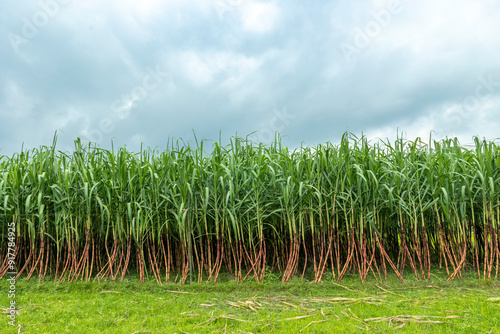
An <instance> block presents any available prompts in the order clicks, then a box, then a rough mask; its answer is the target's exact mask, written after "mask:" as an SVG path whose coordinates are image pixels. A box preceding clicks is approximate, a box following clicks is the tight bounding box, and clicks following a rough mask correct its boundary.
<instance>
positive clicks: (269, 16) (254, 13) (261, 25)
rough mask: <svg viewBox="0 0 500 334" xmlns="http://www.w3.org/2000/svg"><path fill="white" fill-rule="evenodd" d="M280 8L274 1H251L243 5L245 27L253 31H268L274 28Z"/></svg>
mask: <svg viewBox="0 0 500 334" xmlns="http://www.w3.org/2000/svg"><path fill="white" fill-rule="evenodd" d="M279 12H280V10H279V8H278V6H276V5H275V4H273V3H263V2H255V1H254V2H250V3H246V4H245V5H243V6H241V15H242V22H243V29H244V30H246V31H249V32H253V33H266V32H269V31H271V30H273V29H274V27H275V25H276V22H277V20H278V16H279Z"/></svg>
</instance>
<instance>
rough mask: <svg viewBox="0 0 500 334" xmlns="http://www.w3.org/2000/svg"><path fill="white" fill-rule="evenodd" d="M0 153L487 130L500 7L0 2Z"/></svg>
mask: <svg viewBox="0 0 500 334" xmlns="http://www.w3.org/2000/svg"><path fill="white" fill-rule="evenodd" d="M0 35H1V36H2V38H1V39H0V154H5V155H11V154H13V153H14V152H18V151H19V150H20V149H21V147H22V145H23V143H24V147H25V148H32V147H38V146H39V145H47V144H50V143H51V142H52V138H53V136H54V133H55V131H58V133H59V140H58V147H59V148H60V149H62V150H71V148H72V145H73V144H72V143H73V140H74V139H75V138H76V137H82V138H84V139H85V140H91V141H94V142H97V143H98V144H99V145H100V146H102V147H110V143H111V141H113V142H114V143H115V145H120V146H122V145H127V147H129V148H131V149H134V150H136V149H138V148H139V147H140V143H141V142H142V143H144V144H146V145H147V146H151V147H159V148H161V147H164V145H165V143H166V142H167V140H168V139H169V138H183V139H185V140H191V139H193V131H194V132H195V133H196V135H197V137H198V138H199V139H200V138H205V139H217V138H218V137H219V134H221V135H222V138H223V140H225V139H227V138H229V137H230V136H232V135H235V134H238V135H240V136H245V135H248V134H250V133H252V132H254V131H257V132H256V133H254V134H253V135H252V139H254V140H256V141H263V142H269V141H270V140H271V138H272V136H273V135H272V134H273V133H274V132H275V131H279V132H280V133H281V134H282V135H283V136H285V142H286V143H287V144H288V145H290V146H294V145H300V143H304V144H306V145H314V144H317V143H321V142H325V141H331V142H337V141H338V140H339V138H340V137H341V135H342V134H343V133H344V132H345V131H350V132H353V133H354V134H356V135H361V134H362V133H364V134H366V135H367V136H369V137H370V138H394V137H395V136H396V134H397V132H398V131H403V132H404V133H405V135H406V137H407V138H410V139H412V138H415V137H417V136H421V137H423V138H425V139H427V138H428V137H429V134H430V132H431V130H434V131H435V132H434V136H435V137H444V136H458V137H459V139H460V140H461V142H462V143H468V142H471V138H472V136H474V135H479V136H480V137H485V138H487V139H495V138H498V137H500V130H499V129H500V62H499V59H500V0H482V1H475V2H472V1H466V0H455V1H451V0H440V1H433V0H420V1H416V0H401V1H398V0H393V1H387V0H372V1H365V0H363V1H322V0H317V1H314V2H310V3H306V2H304V1H297V0H287V1H285V0H276V1H264V0H213V1H212V0H190V1H188V0H141V1H132V0H107V1H100V0H99V1H98V0H87V1H76V0H41V1H30V0H26V1H16V2H12V1H8V2H7V1H4V2H2V3H1V4H0Z"/></svg>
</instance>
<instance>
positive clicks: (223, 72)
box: [179, 51, 261, 86]
mask: <svg viewBox="0 0 500 334" xmlns="http://www.w3.org/2000/svg"><path fill="white" fill-rule="evenodd" d="M179 59H180V63H181V66H182V69H183V72H184V73H185V75H186V76H187V77H188V78H189V80H190V81H191V82H192V83H193V84H194V85H195V86H203V85H206V84H209V83H212V82H214V81H216V80H217V84H218V85H219V84H220V85H221V86H228V85H234V84H237V83H238V82H239V81H240V80H241V79H242V78H243V77H245V76H246V75H248V74H249V73H252V72H253V71H255V70H257V68H258V67H259V65H260V64H261V61H260V60H258V59H255V58H252V57H247V56H245V55H241V54H235V53H229V52H213V51H208V52H195V51H188V52H182V53H180V54H179Z"/></svg>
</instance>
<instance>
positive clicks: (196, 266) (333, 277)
mask: <svg viewBox="0 0 500 334" xmlns="http://www.w3.org/2000/svg"><path fill="white" fill-rule="evenodd" d="M474 140H475V146H474V147H463V146H461V145H460V143H459V142H458V140H457V139H456V138H455V139H447V140H440V141H437V140H435V141H431V142H429V143H425V142H423V141H422V140H421V139H416V140H415V141H410V140H403V139H398V140H396V141H395V142H394V143H390V142H375V143H372V142H370V141H368V140H367V139H366V137H364V136H361V137H359V138H358V137H356V136H354V135H353V134H350V133H345V134H344V136H343V137H342V141H341V142H340V144H338V145H335V144H331V143H328V142H327V143H325V144H320V145H317V146H314V147H300V148H298V149H295V150H290V149H288V148H287V147H286V146H283V145H282V142H281V138H280V137H279V135H277V136H276V139H275V141H274V142H273V143H272V144H271V145H269V146H266V145H263V144H259V145H255V144H254V143H252V142H251V141H249V140H248V139H245V138H240V137H232V138H231V141H230V144H229V145H226V146H223V145H221V144H220V143H217V142H215V143H213V145H212V146H211V147H207V146H206V145H207V143H205V142H204V141H201V142H199V143H198V142H197V146H189V145H185V144H184V143H183V142H182V141H179V140H175V141H174V140H172V141H171V143H170V146H169V148H168V149H167V150H165V151H161V152H160V151H155V150H152V149H149V148H144V150H141V151H140V152H130V151H128V150H127V149H125V148H119V149H116V150H113V151H108V150H104V149H101V148H99V147H97V146H93V145H92V144H88V145H87V146H82V143H81V141H80V140H77V141H75V150H74V152H72V153H65V152H61V151H58V150H57V149H56V138H55V139H54V144H53V146H44V147H40V148H38V149H32V150H26V151H24V152H20V153H19V154H14V155H13V156H12V157H6V156H2V158H1V160H0V175H1V179H0V194H1V196H0V197H1V198H2V203H1V207H0V209H1V212H2V214H1V216H0V217H1V220H2V223H1V226H2V234H3V238H2V239H1V240H2V246H1V253H0V256H1V259H2V267H1V268H0V269H1V270H0V277H2V278H3V280H5V278H4V277H5V276H6V275H7V274H8V273H9V272H11V271H12V268H11V266H10V264H11V263H12V262H11V261H9V260H10V259H11V256H10V254H11V250H10V248H11V246H12V245H11V244H10V243H11V242H12V241H13V240H15V242H14V244H15V263H16V266H17V272H16V276H15V278H16V279H17V280H21V281H23V282H25V284H26V285H30V284H42V285H43V284H44V282H47V283H48V282H50V283H49V284H56V286H68V285H71V284H82V283H91V282H97V284H99V283H100V282H104V283H106V284H108V283H110V282H111V283H112V284H116V285H118V286H119V285H120V284H121V283H123V281H124V279H126V280H127V281H131V282H134V281H136V282H138V283H139V282H140V283H144V282H150V284H151V283H153V282H154V284H156V285H159V286H166V287H168V288H166V289H167V290H168V289H171V290H172V289H182V288H183V287H184V286H185V285H189V286H196V285H197V284H198V285H204V286H206V285H207V284H209V283H210V284H211V285H218V284H222V285H224V284H228V283H221V282H219V279H220V277H221V275H222V276H223V277H224V281H225V282H228V281H233V282H234V283H231V284H239V285H241V286H244V285H245V282H249V281H252V282H254V283H255V284H259V283H263V282H266V281H269V279H267V278H266V276H270V277H271V279H270V280H271V281H274V282H275V283H277V282H279V283H280V284H282V285H283V287H286V285H287V284H289V282H291V281H301V282H304V281H307V282H309V283H318V284H320V283H321V282H323V281H326V282H331V284H339V286H342V282H343V280H344V278H345V277H346V275H347V276H349V277H350V281H352V280H353V279H354V278H356V279H357V280H359V281H360V282H367V285H368V284H369V285H377V284H383V283H384V282H387V280H388V278H389V279H390V280H392V281H394V280H395V279H396V280H397V281H398V282H400V283H404V282H405V280H411V281H413V282H414V283H415V282H421V283H423V284H425V282H428V281H429V280H431V279H432V277H433V274H437V273H439V275H440V276H441V277H442V279H443V280H445V281H454V280H455V281H461V280H462V276H463V275H465V276H466V277H469V278H468V279H471V277H472V276H475V280H477V281H478V282H486V281H488V282H494V284H495V286H496V287H497V288H498V285H496V284H497V283H496V282H497V278H498V269H499V260H500V248H499V247H500V229H499V222H500V182H499V180H500V146H498V145H497V144H496V143H495V142H488V141H484V140H480V139H479V138H477V137H476V138H474ZM12 231H15V233H13V232H12ZM7 276H8V275H7ZM368 282H369V283H368ZM327 284H328V283H327ZM377 286H378V285H377ZM396 286H397V284H394V287H396ZM174 287H175V288H174ZM381 289H382V290H381V291H382V292H383V290H386V289H385V288H383V287H381ZM179 292H182V290H179ZM186 293H189V292H186ZM342 298H344V299H342ZM364 298H368V299H362V300H363V301H364V302H370V301H372V299H371V298H374V299H373V301H374V302H378V301H379V300H380V298H375V297H364ZM334 300H335V299H334ZM498 300H499V301H500V299H498ZM335 301H337V302H346V301H348V302H349V301H350V299H349V298H347V299H345V297H341V299H338V300H335ZM351 302H355V301H351ZM235 305H236V306H235V307H240V306H238V305H239V304H235ZM243 306H245V307H248V309H250V310H252V309H253V310H256V309H257V308H258V307H259V306H261V304H259V303H258V302H257V301H255V302H253V304H246V303H243ZM402 324H405V322H404V321H403V322H402ZM365 325H367V326H368V324H367V323H365Z"/></svg>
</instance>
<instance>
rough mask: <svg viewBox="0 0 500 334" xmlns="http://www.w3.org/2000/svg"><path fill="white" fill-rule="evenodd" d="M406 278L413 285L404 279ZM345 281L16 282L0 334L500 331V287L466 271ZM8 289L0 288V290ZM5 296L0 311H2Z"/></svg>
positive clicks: (1, 285) (0, 283)
mask: <svg viewBox="0 0 500 334" xmlns="http://www.w3.org/2000/svg"><path fill="white" fill-rule="evenodd" d="M412 277H413V278H412ZM446 277H447V276H446V273H445V272H440V271H437V274H436V275H434V274H433V275H431V278H430V279H429V280H418V281H417V280H415V278H414V276H413V275H410V273H409V272H408V274H407V275H405V282H404V283H401V282H399V280H398V279H397V278H396V277H395V276H391V277H389V278H388V280H387V281H375V280H374V279H373V277H372V278H368V279H367V281H366V282H364V283H363V282H361V281H360V280H359V277H358V276H355V275H353V276H351V275H347V276H346V277H345V279H344V280H343V281H342V282H341V284H338V283H335V282H333V281H331V280H330V279H329V278H327V277H325V280H324V282H323V283H319V284H314V283H310V282H306V281H300V278H293V279H292V280H291V282H289V283H287V284H282V283H280V279H279V277H277V276H273V274H269V275H267V276H266V279H265V280H264V282H262V283H254V282H250V281H249V282H245V283H243V284H238V283H236V282H234V280H233V279H232V278H229V277H224V276H221V279H222V280H221V281H220V282H219V283H218V284H215V285H214V284H211V283H201V284H198V283H197V284H192V285H182V286H181V285H178V284H173V283H172V284H167V285H162V286H160V285H158V284H157V283H156V282H154V281H146V282H145V283H142V284H141V283H139V282H138V280H137V278H133V279H125V280H124V281H123V282H122V283H116V284H115V283H111V282H90V283H84V282H77V283H61V284H56V283H53V282H49V281H47V280H45V281H43V282H36V281H35V280H32V281H30V282H25V281H24V280H23V279H20V280H18V282H17V284H16V298H17V300H16V301H17V304H18V305H19V306H20V310H19V314H18V316H17V324H20V325H21V327H20V328H19V327H11V326H9V325H8V320H7V319H6V318H4V317H2V319H1V321H2V324H1V325H0V332H1V333H18V332H19V333H358V332H366V331H369V332H380V333H385V332H393V331H394V330H397V331H398V332H402V333H414V332H421V333H500V316H499V314H500V282H499V281H497V280H479V279H478V278H477V276H475V273H473V272H467V273H465V274H464V275H463V276H462V277H461V278H457V279H455V280H454V281H446ZM7 287H8V284H7V282H6V281H5V280H1V281H0V291H2V292H6V291H7ZM8 303H9V300H8V299H7V293H2V294H1V295H0V306H1V307H2V308H3V309H4V308H6V305H8Z"/></svg>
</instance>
